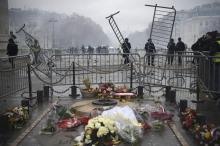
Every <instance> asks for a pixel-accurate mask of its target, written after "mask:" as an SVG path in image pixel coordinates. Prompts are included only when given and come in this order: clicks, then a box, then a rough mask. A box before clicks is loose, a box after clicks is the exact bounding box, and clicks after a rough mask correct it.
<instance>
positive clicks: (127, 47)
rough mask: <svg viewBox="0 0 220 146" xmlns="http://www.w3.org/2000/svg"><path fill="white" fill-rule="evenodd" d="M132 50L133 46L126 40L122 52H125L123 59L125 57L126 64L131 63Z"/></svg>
mask: <svg viewBox="0 0 220 146" xmlns="http://www.w3.org/2000/svg"><path fill="white" fill-rule="evenodd" d="M130 49H131V44H130V42H129V40H128V38H125V41H124V43H123V44H122V50H123V53H124V54H123V57H124V64H128V63H129V53H130Z"/></svg>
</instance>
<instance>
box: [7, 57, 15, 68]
mask: <svg viewBox="0 0 220 146" xmlns="http://www.w3.org/2000/svg"><path fill="white" fill-rule="evenodd" d="M8 61H9V62H10V63H11V67H12V68H15V63H14V58H13V57H12V58H11V57H10V56H9V58H8Z"/></svg>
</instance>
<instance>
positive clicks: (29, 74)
mask: <svg viewBox="0 0 220 146" xmlns="http://www.w3.org/2000/svg"><path fill="white" fill-rule="evenodd" d="M27 69H28V70H27V73H28V88H29V98H30V99H32V81H31V65H30V64H29V63H28V64H27Z"/></svg>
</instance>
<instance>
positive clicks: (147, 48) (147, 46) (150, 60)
mask: <svg viewBox="0 0 220 146" xmlns="http://www.w3.org/2000/svg"><path fill="white" fill-rule="evenodd" d="M144 49H145V51H146V54H148V56H147V62H148V65H152V66H154V56H155V55H154V53H155V52H156V49H155V46H154V43H153V42H152V40H151V39H148V42H147V43H146V44H145V47H144Z"/></svg>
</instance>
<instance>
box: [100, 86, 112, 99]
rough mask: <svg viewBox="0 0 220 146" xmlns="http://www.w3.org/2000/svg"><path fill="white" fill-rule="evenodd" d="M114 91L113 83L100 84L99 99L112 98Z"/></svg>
mask: <svg viewBox="0 0 220 146" xmlns="http://www.w3.org/2000/svg"><path fill="white" fill-rule="evenodd" d="M113 91H114V84H113V83H101V84H99V93H98V97H100V98H110V97H111V96H112V95H111V93H112V92H113Z"/></svg>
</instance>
